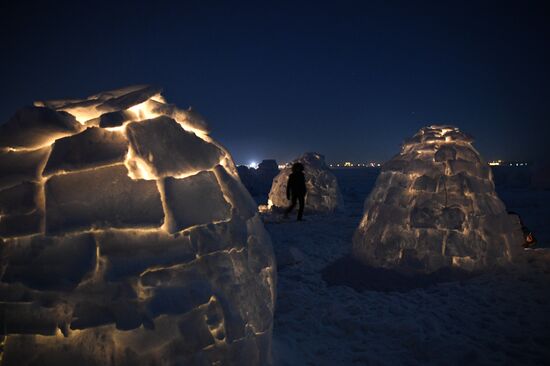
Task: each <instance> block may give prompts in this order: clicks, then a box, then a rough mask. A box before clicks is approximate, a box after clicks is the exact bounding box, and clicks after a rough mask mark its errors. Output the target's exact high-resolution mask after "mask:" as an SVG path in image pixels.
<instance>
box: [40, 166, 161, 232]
mask: <svg viewBox="0 0 550 366" xmlns="http://www.w3.org/2000/svg"><path fill="white" fill-rule="evenodd" d="M46 211H47V215H46V231H47V232H48V233H56V232H61V231H71V230H78V229H84V230H88V229H92V228H103V227H104V228H109V227H115V228H135V227H159V226H160V225H162V222H163V218H164V212H163V209H162V203H161V201H160V194H159V191H158V189H157V185H156V182H155V181H146V180H137V181H136V180H132V179H130V178H129V177H128V171H127V170H126V168H125V167H124V165H115V166H109V167H105V168H97V169H93V170H86V171H82V172H75V173H70V174H62V175H54V176H53V177H51V178H50V179H48V181H47V183H46Z"/></svg>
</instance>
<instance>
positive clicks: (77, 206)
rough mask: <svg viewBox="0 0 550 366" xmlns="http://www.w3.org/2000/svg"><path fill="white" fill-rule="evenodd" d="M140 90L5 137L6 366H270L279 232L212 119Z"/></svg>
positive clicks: (48, 106) (1, 287) (36, 116)
mask: <svg viewBox="0 0 550 366" xmlns="http://www.w3.org/2000/svg"><path fill="white" fill-rule="evenodd" d="M160 92H161V91H160V90H159V89H157V88H154V87H150V86H136V87H129V88H124V89H120V90H114V91H109V92H103V93H99V94H97V95H93V96H90V97H88V98H86V99H81V100H61V101H48V102H37V103H35V105H34V106H31V107H25V108H23V109H21V110H19V111H18V112H17V113H16V114H15V115H14V116H13V118H11V119H10V120H9V121H8V122H7V123H6V124H4V125H3V126H1V127H0V169H1V171H2V175H1V177H0V244H1V252H0V259H1V267H0V268H1V272H0V307H1V309H0V310H1V311H0V317H1V318H0V321H1V326H0V331H1V332H2V338H1V339H2V340H3V347H2V348H3V353H0V356H1V357H2V358H3V365H4V366H9V365H19V366H22V365H175V364H179V365H211V364H219V365H264V364H269V363H270V362H271V361H270V358H271V332H272V322H273V311H274V302H275V288H276V283H275V281H276V272H275V263H274V255H273V252H272V247H271V241H270V238H269V235H268V234H267V232H266V231H265V228H264V227H263V224H262V222H261V221H260V218H259V216H258V213H257V209H256V205H255V203H254V201H253V200H252V198H251V197H250V195H249V194H248V192H247V191H246V189H245V188H244V186H243V185H242V184H241V182H240V180H239V178H238V176H237V172H236V169H235V166H234V163H233V160H232V158H231V156H230V155H229V153H228V152H227V151H226V150H225V149H224V148H223V147H222V146H221V145H220V144H218V143H217V142H215V141H213V140H212V139H211V138H210V137H209V136H208V129H207V126H206V123H205V122H204V120H203V118H202V117H201V116H200V115H198V114H197V113H195V112H194V111H192V110H181V109H179V108H177V107H176V106H174V105H171V104H167V103H166V102H165V100H164V99H163V97H162V96H161V94H160Z"/></svg>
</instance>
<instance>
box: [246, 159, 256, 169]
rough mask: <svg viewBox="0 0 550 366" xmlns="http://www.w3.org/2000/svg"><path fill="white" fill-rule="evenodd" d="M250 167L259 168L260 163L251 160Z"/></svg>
mask: <svg viewBox="0 0 550 366" xmlns="http://www.w3.org/2000/svg"><path fill="white" fill-rule="evenodd" d="M248 167H249V168H252V169H258V163H257V162H255V161H251V162H250V164H248Z"/></svg>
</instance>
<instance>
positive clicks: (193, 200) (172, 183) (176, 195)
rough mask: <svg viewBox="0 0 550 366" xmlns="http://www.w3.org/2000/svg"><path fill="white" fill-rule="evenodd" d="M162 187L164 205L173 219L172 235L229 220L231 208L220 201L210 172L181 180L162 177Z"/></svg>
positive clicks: (215, 183) (220, 195)
mask: <svg viewBox="0 0 550 366" xmlns="http://www.w3.org/2000/svg"><path fill="white" fill-rule="evenodd" d="M164 186H165V194H166V205H167V207H168V209H169V210H170V211H171V212H172V214H173V216H174V225H175V226H174V228H171V231H172V232H176V231H181V230H183V229H186V228H188V227H191V226H194V225H203V224H208V223H210V222H216V221H222V220H227V219H229V217H230V213H231V205H230V204H229V203H228V202H227V201H226V200H225V199H224V197H223V194H222V192H221V190H220V186H219V184H218V181H217V180H216V176H215V175H214V173H212V172H200V173H198V174H196V175H192V176H190V177H187V178H184V179H175V178H166V179H165V180H164Z"/></svg>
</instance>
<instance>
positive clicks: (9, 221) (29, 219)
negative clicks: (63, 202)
mask: <svg viewBox="0 0 550 366" xmlns="http://www.w3.org/2000/svg"><path fill="white" fill-rule="evenodd" d="M43 221H44V215H43V214H42V213H41V212H39V211H33V212H32V213H30V214H26V215H6V216H1V217H0V237H2V238H13V237H18V236H25V235H32V234H38V233H40V232H42V222H43Z"/></svg>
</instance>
